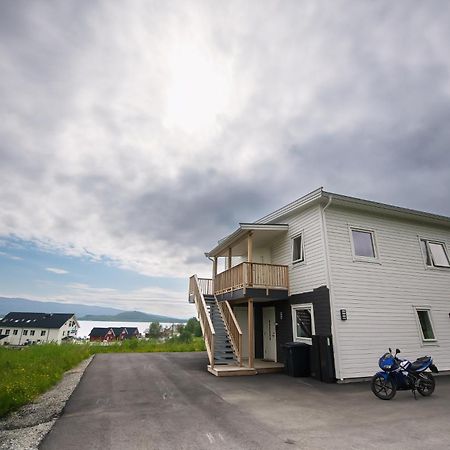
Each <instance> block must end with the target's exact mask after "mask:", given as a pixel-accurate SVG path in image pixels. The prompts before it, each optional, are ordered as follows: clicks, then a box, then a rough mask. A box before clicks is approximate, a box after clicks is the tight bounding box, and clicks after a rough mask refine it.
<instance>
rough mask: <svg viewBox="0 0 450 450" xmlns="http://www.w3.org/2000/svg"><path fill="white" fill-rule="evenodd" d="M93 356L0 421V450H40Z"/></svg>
mask: <svg viewBox="0 0 450 450" xmlns="http://www.w3.org/2000/svg"><path fill="white" fill-rule="evenodd" d="M93 358H94V355H93V356H91V357H89V358H87V359H85V360H84V361H82V362H81V363H80V364H78V366H76V367H74V368H73V369H71V370H68V371H67V372H66V373H65V374H64V376H63V378H62V380H61V381H60V382H59V383H57V384H56V385H55V386H53V387H52V388H51V389H50V390H48V391H47V392H44V393H43V394H42V395H40V396H39V397H38V398H37V399H36V400H35V401H34V402H33V403H30V404H28V405H24V406H22V407H21V408H20V409H19V410H18V411H15V412H13V413H11V414H9V415H8V416H7V417H5V418H4V419H1V420H0V449H1V450H37V448H38V446H39V444H40V442H41V441H42V439H44V437H45V436H46V434H47V433H48V432H49V431H50V430H51V428H52V426H53V425H54V423H55V422H56V419H57V418H58V417H59V416H60V415H61V414H62V412H63V410H64V406H65V405H66V403H67V400H69V398H70V396H71V395H72V393H73V391H74V390H75V388H76V387H77V385H78V383H79V382H80V380H81V377H82V376H83V374H84V371H85V370H86V369H87V367H88V366H89V364H90V363H91V361H92V359H93Z"/></svg>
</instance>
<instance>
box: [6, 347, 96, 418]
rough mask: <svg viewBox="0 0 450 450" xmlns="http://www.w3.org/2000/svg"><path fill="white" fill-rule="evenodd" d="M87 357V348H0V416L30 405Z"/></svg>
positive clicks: (88, 353)
mask: <svg viewBox="0 0 450 450" xmlns="http://www.w3.org/2000/svg"><path fill="white" fill-rule="evenodd" d="M89 355H90V352H89V347H88V346H87V345H70V344H68V345H66V344H65V345H55V344H46V345H35V346H30V347H27V348H24V349H22V350H14V349H8V348H0V417H1V416H3V415H5V414H6V413H7V412H9V411H11V410H13V409H16V408H18V407H19V406H21V405H24V404H26V403H29V402H31V401H32V400H33V399H34V398H36V397H37V396H38V395H39V394H41V393H42V392H45V391H46V390H47V389H49V388H50V387H51V386H53V385H54V384H56V383H57V382H58V381H59V380H60V379H61V377H62V375H63V374H64V372H65V371H66V370H69V369H70V368H72V367H73V366H75V365H77V364H78V363H80V362H81V361H83V359H86V358H87V357H88V356H89Z"/></svg>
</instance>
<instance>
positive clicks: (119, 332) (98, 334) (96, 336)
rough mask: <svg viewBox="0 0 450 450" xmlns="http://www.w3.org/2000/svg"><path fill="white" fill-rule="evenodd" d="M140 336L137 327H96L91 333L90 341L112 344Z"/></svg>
mask: <svg viewBox="0 0 450 450" xmlns="http://www.w3.org/2000/svg"><path fill="white" fill-rule="evenodd" d="M138 336H139V330H138V329H137V328H136V327H106V328H102V327H95V328H92V330H91V332H90V333H89V340H90V341H91V342H111V341H123V340H124V339H131V338H136V337H138Z"/></svg>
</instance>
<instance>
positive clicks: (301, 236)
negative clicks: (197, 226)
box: [189, 188, 450, 381]
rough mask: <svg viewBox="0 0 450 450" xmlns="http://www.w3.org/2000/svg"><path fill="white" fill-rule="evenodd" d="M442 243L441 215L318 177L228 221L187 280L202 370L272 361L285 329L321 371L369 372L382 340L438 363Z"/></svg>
mask: <svg viewBox="0 0 450 450" xmlns="http://www.w3.org/2000/svg"><path fill="white" fill-rule="evenodd" d="M449 246H450V218H449V217H443V216H438V215H435V214H430V213H426V212H421V211H415V210H411V209H406V208H400V207H396V206H391V205H386V204H381V203H376V202H372V201H367V200H361V199H357V198H352V197H347V196H343V195H339V194H334V193H331V192H326V191H324V190H323V189H322V188H320V189H317V190H315V191H313V192H311V193H310V194H307V195H305V196H304V197H302V198H300V199H298V200H296V201H294V202H293V203H290V204H288V205H286V206H284V207H282V208H280V209H278V210H277V211H274V212H273V213H271V214H268V215H267V216H265V217H263V218H262V219H259V220H257V221H256V222H254V223H250V224H247V223H245V224H240V225H239V227H238V228H237V229H236V231H234V232H233V233H231V234H230V235H229V236H227V237H225V238H224V239H222V240H220V241H219V243H218V245H217V246H216V247H215V248H214V249H212V250H210V251H209V252H207V253H206V255H207V256H208V257H209V258H210V259H212V261H213V277H212V279H211V280H209V279H201V278H198V277H197V276H193V277H191V280H190V291H189V300H190V301H195V303H196V305H197V309H198V313H199V317H200V320H201V323H202V327H203V330H204V335H205V340H206V342H207V348H208V353H209V357H210V365H209V370H210V371H211V372H213V373H215V374H216V375H222V374H226V373H227V372H230V373H233V371H234V372H235V373H237V372H239V371H241V372H242V373H243V374H245V373H256V372H260V371H264V368H267V367H269V366H268V365H267V361H273V365H272V368H276V367H278V363H280V362H284V360H285V348H284V347H283V345H284V344H286V343H287V342H290V341H298V342H304V343H306V344H308V345H310V346H311V364H312V367H311V369H312V370H313V371H316V372H317V371H319V372H320V370H322V371H323V372H324V374H325V377H324V378H328V379H329V378H334V379H337V380H340V381H342V380H351V379H356V378H361V377H369V376H371V375H373V374H374V373H375V371H376V370H377V368H378V366H377V362H378V358H379V356H380V355H381V354H382V353H383V352H385V351H386V350H387V348H388V347H393V348H396V347H398V348H400V349H401V350H402V355H403V356H404V357H407V358H410V359H415V358H416V357H419V356H423V355H424V354H431V355H432V356H433V358H434V361H435V363H436V365H437V366H438V368H439V369H440V370H441V371H446V370H450V262H449V254H448V249H449ZM220 258H223V259H224V260H225V270H224V271H222V272H221V273H218V269H217V267H218V261H219V260H220ZM208 304H209V307H208ZM208 310H210V311H211V314H209V313H208ZM216 328H217V329H218V331H217V330H216ZM222 328H223V329H224V330H225V338H222V337H221V335H223V334H224V333H223V332H221V330H222ZM219 364H220V365H219ZM223 364H225V365H223ZM330 374H332V377H331V375H330Z"/></svg>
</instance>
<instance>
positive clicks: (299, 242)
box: [292, 234, 305, 263]
mask: <svg viewBox="0 0 450 450" xmlns="http://www.w3.org/2000/svg"><path fill="white" fill-rule="evenodd" d="M304 260H305V252H304V249H303V235H302V234H300V235H299V236H297V237H295V238H293V239H292V262H294V263H297V262H301V261H304Z"/></svg>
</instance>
